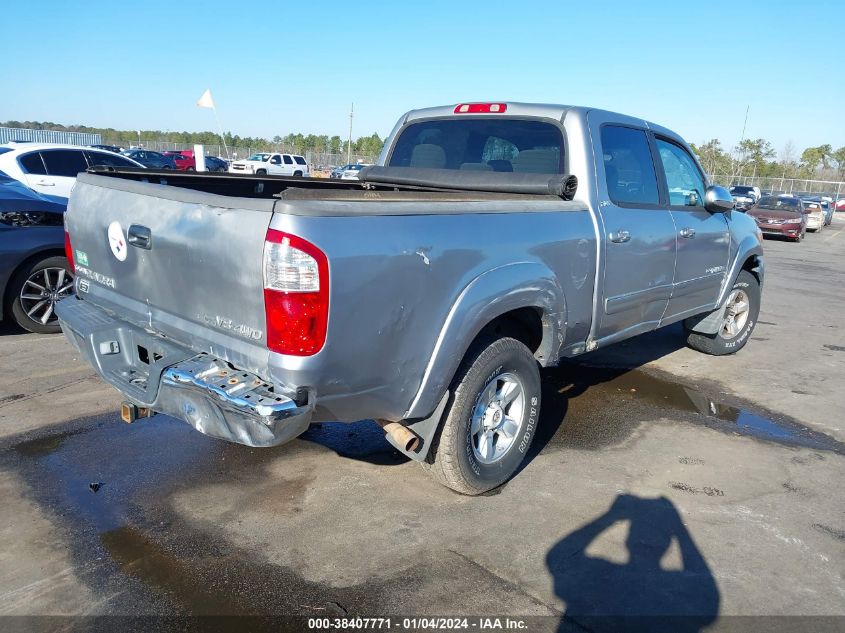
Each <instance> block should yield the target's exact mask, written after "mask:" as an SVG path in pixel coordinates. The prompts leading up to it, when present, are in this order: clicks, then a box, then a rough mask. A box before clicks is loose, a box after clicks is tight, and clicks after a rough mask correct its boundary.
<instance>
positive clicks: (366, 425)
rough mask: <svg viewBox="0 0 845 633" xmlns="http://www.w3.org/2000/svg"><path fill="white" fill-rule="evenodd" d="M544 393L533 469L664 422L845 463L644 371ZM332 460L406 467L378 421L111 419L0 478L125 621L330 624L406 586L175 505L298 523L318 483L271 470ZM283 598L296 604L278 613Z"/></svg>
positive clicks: (548, 386) (37, 444)
mask: <svg viewBox="0 0 845 633" xmlns="http://www.w3.org/2000/svg"><path fill="white" fill-rule="evenodd" d="M542 385H543V407H542V413H541V419H540V423H539V425H538V432H537V438H536V440H535V446H534V447H532V453H533V455H532V457H536V455H537V454H539V453H545V452H548V451H556V450H566V449H574V450H601V449H603V448H607V447H613V446H618V445H620V444H621V443H623V442H624V441H625V440H626V439H627V438H628V437H630V436H631V435H632V434H633V433H634V432H635V431H636V430H637V429H638V428H639V427H640V426H642V425H643V424H649V423H652V422H654V423H656V422H657V421H658V420H665V419H668V420H669V421H670V422H672V423H676V424H685V423H693V424H701V425H705V426H707V427H708V428H712V429H715V430H718V431H721V432H723V433H726V434H739V435H744V436H750V437H753V438H756V439H758V440H762V441H766V442H774V443H778V444H782V445H786V446H792V447H803V448H810V449H813V450H816V451H833V452H836V453H839V454H843V453H845V451H843V445H842V443H840V442H837V441H836V440H834V439H832V438H830V437H828V436H825V435H823V434H821V433H818V432H814V431H811V430H810V429H807V428H806V427H804V426H802V425H800V424H799V423H797V422H795V421H794V420H789V419H786V418H781V417H778V416H775V415H769V414H767V413H765V412H762V411H758V410H752V409H751V408H749V407H743V406H739V405H738V403H737V401H731V400H729V398H728V397H727V396H724V394H718V392H716V393H714V394H711V393H709V392H708V391H707V390H706V389H697V388H692V387H690V386H688V385H683V384H681V383H678V382H674V381H672V380H671V379H667V378H662V377H659V376H657V375H654V374H652V373H647V372H645V371H642V370H622V369H613V368H598V367H591V366H585V365H581V364H578V365H576V364H571V363H565V364H563V365H561V366H560V367H558V368H554V369H549V370H545V371H544V372H543V375H542ZM711 391H712V390H711ZM327 449H328V450H330V451H332V452H334V453H335V454H336V455H338V456H340V457H342V458H345V459H350V460H356V461H363V462H368V463H370V464H375V465H377V466H379V467H383V468H386V469H390V468H394V467H398V466H401V465H403V464H405V463H406V462H407V460H406V459H405V458H404V457H402V456H401V455H399V454H398V453H397V452H396V451H395V450H393V449H392V447H391V446H390V445H389V444H388V443H387V441H386V440H385V439H384V437H383V434H382V432H381V430H380V429H379V427H378V426H377V425H376V424H375V423H373V422H366V421H365V422H356V423H353V424H341V423H322V424H315V425H313V426H312V428H311V429H309V431H308V432H307V433H306V434H305V435H303V436H302V439H301V440H297V441H294V442H292V443H291V444H289V445H287V446H284V447H279V448H275V449H249V448H246V447H243V446H238V445H233V444H228V443H225V442H222V441H218V440H214V439H211V438H208V437H205V436H203V435H201V434H199V433H197V432H196V431H194V430H193V429H192V428H191V427H189V426H188V425H186V424H183V423H181V422H178V421H176V420H174V419H172V418H168V417H166V416H156V417H154V418H152V419H151V420H148V421H144V422H139V423H135V424H133V425H131V426H128V427H127V426H126V425H124V424H123V423H121V422H119V421H118V418H117V415H116V414H114V415H107V416H100V417H98V418H91V419H83V420H77V421H73V422H68V423H67V424H66V425H64V427H62V429H61V432H59V433H56V432H55V431H54V432H53V433H52V434H44V435H42V436H40V437H34V438H33V436H32V435H28V436H24V437H19V438H10V439H8V440H6V441H4V442H2V444H0V467H3V468H4V469H6V470H10V471H13V472H15V473H16V474H17V475H18V476H19V478H20V479H21V481H23V482H24V486H25V490H24V494H26V495H27V496H30V497H32V498H33V499H34V500H35V501H37V502H38V503H39V504H40V505H41V506H43V507H45V508H49V509H50V511H51V512H52V514H53V515H54V516H55V517H56V520H57V522H58V523H59V524H60V525H61V526H62V529H63V530H64V531H65V533H66V534H67V535H68V536H67V539H68V545H69V549H70V551H71V553H72V556H73V557H74V560H75V561H76V562H77V565H78V566H79V568H80V569H90V568H91V566H94V567H95V568H96V569H97V570H98V571H93V572H91V571H85V572H84V574H83V575H84V577H85V582H86V583H88V584H89V585H90V586H91V587H92V588H93V589H95V590H96V591H97V592H99V593H103V594H106V593H111V592H113V591H114V587H115V586H119V587H120V589H121V595H122V596H123V597H122V598H121V600H122V601H123V602H121V604H120V605H115V608H118V609H119V610H121V611H122V612H145V613H149V612H154V613H161V612H164V613H173V612H177V613H185V612H187V613H193V614H208V613H228V614H237V613H241V614H243V613H266V612H267V609H268V608H272V607H273V606H276V607H279V608H284V609H286V610H287V611H286V612H291V608H292V605H293V608H294V612H298V613H303V614H312V615H313V614H315V613H316V614H319V615H323V614H325V613H335V614H338V613H339V611H338V609H339V607H337V606H334V607H333V606H332V605H344V604H345V605H355V606H356V607H357V608H358V609H362V608H363V607H364V606H368V607H369V608H372V609H377V607H378V604H379V602H380V601H381V600H387V599H388V598H387V595H388V594H389V593H390V591H392V589H388V587H392V584H391V583H393V582H398V581H396V580H395V579H392V580H387V581H382V582H379V583H366V584H364V585H358V586H354V587H347V588H335V587H328V586H325V585H321V584H319V583H313V582H309V581H306V580H305V579H303V578H301V577H300V576H299V575H298V573H297V572H296V571H295V570H292V569H289V568H285V567H282V566H278V565H274V564H271V563H268V562H267V561H264V560H261V559H260V558H258V559H256V557H255V555H254V553H253V552H251V551H250V550H249V549H244V548H241V547H238V544H236V543H232V542H229V541H228V540H227V539H225V538H224V537H222V536H220V535H218V534H217V532H216V530H214V529H212V528H211V527H209V526H208V525H204V524H195V523H192V522H191V521H188V520H186V519H185V518H183V517H181V516H180V515H179V513H178V511H177V510H175V509H174V507H173V506H172V500H173V499H174V498H176V497H178V495H179V494H180V493H181V492H183V491H188V492H190V491H191V490H192V489H196V488H198V487H202V486H209V485H211V486H213V485H218V484H219V485H229V486H231V485H235V486H238V487H242V488H243V490H244V494H245V497H244V498H245V502H244V503H245V504H246V505H248V506H250V505H254V506H261V507H262V508H265V510H266V511H267V512H270V513H272V514H273V515H274V516H279V518H280V519H282V518H283V517H284V516H286V515H287V514H289V513H293V512H298V511H300V505H301V502H302V499H303V498H304V495H305V494H306V492H307V489H308V488H309V487H310V483H309V482H310V479H309V477H308V473H307V472H299V473H294V472H290V473H288V474H283V475H279V474H278V473H277V472H275V471H274V470H273V468H272V465H273V464H274V463H275V462H278V460H280V459H285V460H289V461H288V462H287V464H288V465H287V466H286V468H288V467H290V464H300V465H301V464H302V463H303V462H302V461H301V460H300V461H298V459H299V458H301V457H303V453H311V452H315V453H319V452H320V451H322V452H324V453H325V452H326V450H327ZM327 458H328V457H327ZM309 459H320V455H319V454H315V455H314V456H313V457H309ZM529 461H530V460H529ZM91 484H99V485H96V486H92V485H91ZM502 490H503V488H499V489H497V490H494V491H491V492H490V493H488V495H497V494H500V493H501V492H502ZM703 493H704V494H710V492H708V490H703ZM448 494H451V493H448ZM272 495H276V496H278V497H279V499H281V501H279V505H277V506H272V505H267V504H268V503H271V502H270V501H269V500H268V499H269V496H272ZM423 573H425V572H423V571H420V572H419V574H423ZM420 578H421V577H417V578H416V580H415V582H422V580H420ZM406 580H407V578H403V579H401V583H399V584H402V583H404V582H405V581H406ZM280 587H283V588H284V590H285V591H286V592H287V597H286V599H285V600H284V601H283V602H278V597H277V592H278V588H280ZM308 605H310V606H308ZM315 605H316V606H315ZM314 609H317V611H315V610H314ZM151 610H152V611H151ZM341 612H342V611H341Z"/></svg>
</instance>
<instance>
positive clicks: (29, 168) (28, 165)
mask: <svg viewBox="0 0 845 633" xmlns="http://www.w3.org/2000/svg"><path fill="white" fill-rule="evenodd" d="M18 162H19V163H20V165H21V169H23V170H24V171H25V172H26V173H28V174H38V175H40V176H45V175H46V174H47V169H46V168H45V167H44V161H43V160H41V153H40V152H32V153H31V154H24V155H23V156H21V157H20V158H19V159H18Z"/></svg>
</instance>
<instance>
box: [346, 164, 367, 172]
mask: <svg viewBox="0 0 845 633" xmlns="http://www.w3.org/2000/svg"><path fill="white" fill-rule="evenodd" d="M362 167H363V165H347V166H346V171H360V170H361V168H362Z"/></svg>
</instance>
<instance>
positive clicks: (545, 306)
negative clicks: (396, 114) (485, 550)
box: [56, 103, 764, 494]
mask: <svg viewBox="0 0 845 633" xmlns="http://www.w3.org/2000/svg"><path fill="white" fill-rule="evenodd" d="M255 173H256V174H258V172H257V171H256V172H255ZM163 185H166V186H163ZM733 206H734V203H733V200H732V198H731V196H730V194H729V193H728V192H727V191H726V190H724V189H723V188H721V187H716V186H712V185H711V184H710V183H709V182H708V180H707V177H706V176H705V174H704V172H703V171H702V169H701V167H700V166H699V164H698V163H697V161H696V159H695V158H694V156H693V154H692V152H691V151H690V149H689V147H688V145H687V144H686V143H685V142H684V141H683V139H682V138H681V137H679V136H678V135H677V134H675V133H674V132H672V131H670V130H668V129H666V128H664V127H661V126H659V125H655V124H653V123H649V122H646V121H643V120H641V119H636V118H633V117H628V116H624V115H621V114H615V113H612V112H606V111H602V110H595V109H590V108H583V107H569V106H556V105H535V104H522V103H493V104H491V103H473V104H458V105H451V106H445V107H436V108H428V109H425V110H416V111H412V112H408V113H407V114H405V115H403V116H402V117H401V118H400V120H399V122H398V123H397V124H396V126H395V128H394V130H393V132H392V134H391V135H390V137H389V139H388V142H387V144H386V146H385V149H384V152H383V154H382V156H381V157H380V159H379V164H378V165H376V166H371V167H366V168H364V169H362V170H361V175H360V180H358V181H343V180H339V179H335V180H328V179H326V180H319V179H308V178H299V177H287V176H274V175H272V173H271V172H269V171H268V172H267V173H262V174H258V175H243V176H242V177H240V178H231V177H230V176H217V175H215V174H183V173H177V174H174V173H173V171H172V170H170V171H167V172H156V171H154V170H145V171H144V173H138V172H133V171H131V170H115V171H109V172H105V171H98V170H97V169H96V168H94V169H91V170H89V172H88V173H84V174H82V175H81V176H80V177H79V179H78V184H77V186H76V189H75V190H74V193H73V196H72V197H71V200H70V207H69V210H68V213H67V229H68V234H69V241H70V243H72V244H73V248H75V249H78V250H81V251H84V252H86V253H87V254H88V256H89V257H90V259H91V261H92V262H96V263H97V269H98V273H97V275H96V276H94V275H93V274H92V275H91V276H90V278H91V279H92V280H94V281H97V282H98V283H91V284H90V285H89V287H88V288H87V292H83V293H79V294H77V296H76V297H75V298H68V299H65V300H63V301H61V302H59V304H58V306H57V308H56V312H57V314H58V316H59V318H60V320H61V323H62V326H63V329H64V331H65V333H66V334H67V336H68V338H70V340H71V341H73V342H74V343H75V344H76V345H77V346H78V347H79V349H80V350H81V351H82V354H83V356H84V357H86V358H87V359H88V361H89V362H90V363H91V364H92V365H94V366H95V367H96V368H97V370H98V371H99V372H100V374H101V375H102V376H103V378H104V379H105V380H106V381H108V382H110V383H111V384H112V385H114V386H115V387H116V388H117V389H119V390H120V391H121V392H122V393H123V394H124V395H125V397H126V404H125V406H124V411H123V413H124V415H125V417H127V418H129V419H134V417H137V416H138V415H139V412H142V411H143V412H147V411H156V412H161V413H166V414H168V415H172V416H174V417H176V418H179V419H181V420H184V421H185V422H187V423H189V424H191V425H192V426H194V427H195V428H197V429H198V430H200V431H201V432H203V433H206V434H208V435H212V436H215V437H218V438H222V439H226V440H229V441H232V442H239V443H241V444H246V445H249V446H272V445H275V444H281V443H283V442H286V441H289V440H290V439H292V438H294V437H296V436H297V435H299V434H300V433H302V432H303V431H304V430H305V429H306V428H307V427H308V425H309V424H310V423H311V422H312V421H320V420H347V421H354V420H361V419H367V418H373V419H376V420H380V421H381V423H382V425H383V426H384V429H385V432H386V434H387V437H388V440H389V441H390V442H391V443H393V445H394V446H396V447H397V448H398V449H399V450H400V451H402V452H403V453H405V454H406V455H408V456H409V457H411V458H412V459H415V460H417V461H419V462H420V463H421V464H422V465H423V466H424V467H425V468H426V469H428V470H429V471H430V472H431V474H432V475H433V476H434V477H436V478H437V479H438V480H439V481H441V482H442V483H444V484H445V485H447V486H449V487H450V488H452V489H454V490H457V491H459V492H461V493H465V494H477V493H480V492H483V491H485V490H489V489H490V488H493V487H495V486H498V485H500V484H502V483H503V482H504V481H506V480H507V479H508V478H509V477H511V476H512V475H513V473H514V472H516V470H517V469H518V467H519V464H520V462H521V461H522V460H523V459H524V457H525V455H526V453H527V452H528V450H529V448H530V445H531V441H532V439H533V437H534V435H535V432H536V429H537V424H538V416H539V414H540V411H541V407H542V403H541V393H540V391H541V390H540V373H539V370H540V368H541V367H547V366H550V365H554V364H556V363H557V362H558V361H559V360H560V359H562V358H568V357H573V356H577V355H579V354H583V353H584V352H586V351H589V350H593V349H597V348H601V347H604V346H606V345H610V344H612V343H615V342H617V341H621V340H623V339H627V338H630V337H632V336H635V335H637V334H640V333H643V332H648V331H650V330H654V329H655V328H658V327H662V326H664V325H668V324H670V323H675V322H679V321H683V323H684V325H685V327H686V330H687V336H688V339H687V340H688V343H689V345H690V346H692V347H694V348H695V349H698V350H701V351H702V352H705V353H708V354H729V353H733V352H736V351H737V350H739V349H740V348H742V347H743V345H745V343H746V342H747V341H748V338H749V336H750V334H751V331H752V329H753V328H754V324H755V323H756V321H757V314H758V311H759V307H760V297H761V287H762V283H763V274H764V266H763V251H762V247H761V239H760V234H759V232H758V230H757V227H756V225H755V222H754V220H753V219H752V218H750V217H748V216H746V215H745V214H744V213H737V212H735V211H734V210H733ZM105 218H108V219H105ZM110 222H116V223H118V224H119V226H121V227H125V228H126V230H127V233H126V256H125V259H124V260H123V261H119V260H118V258H116V257H115V256H113V255H112V253H111V252H110V251H109V243H108V241H107V240H105V239H104V237H103V236H104V235H105V233H106V229H107V225H108V223H110ZM200 236H201V237H200ZM71 252H72V251H71ZM83 276H85V275H83ZM104 279H110V280H115V283H104V282H102V281H101V280H104ZM77 283H80V282H79V281H77ZM216 315H225V316H221V317H218V316H216Z"/></svg>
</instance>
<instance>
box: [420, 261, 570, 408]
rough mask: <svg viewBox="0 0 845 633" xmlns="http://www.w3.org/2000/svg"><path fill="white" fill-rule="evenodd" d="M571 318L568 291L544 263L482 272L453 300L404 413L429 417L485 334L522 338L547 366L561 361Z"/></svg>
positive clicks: (516, 265) (504, 267)
mask: <svg viewBox="0 0 845 633" xmlns="http://www.w3.org/2000/svg"><path fill="white" fill-rule="evenodd" d="M565 322H566V301H565V298H564V294H563V290H562V289H561V287H560V286H559V284H558V283H557V280H556V279H555V276H554V274H553V273H552V272H551V270H549V268H548V267H546V266H545V265H544V264H542V263H540V262H518V263H514V264H508V265H505V266H501V267H498V268H494V269H492V270H489V271H487V272H485V273H482V274H481V275H479V276H478V277H476V278H475V279H473V281H472V282H470V283H469V284H468V285H467V286H466V287H465V288H464V289H463V290H462V291H461V293H460V294H459V295H458V297H457V299H456V300H455V302H454V303H453V305H452V307H451V309H450V311H449V314H448V315H447V316H446V319H445V321H444V323H443V326H442V327H441V330H440V333H439V335H438V337H437V341H436V342H435V345H434V349H433V350H432V352H431V354H430V357H429V361H428V365H427V367H426V370H425V373H424V375H423V377H422V380H421V382H420V386H419V388H418V390H417V392H416V394H415V396H414V398H413V400H412V401H411V404H410V405H409V407H408V410H407V411H406V413H405V416H404V417H405V418H406V419H416V418H423V417H426V416H428V415H429V414H430V413H431V412H432V411H433V410H434V408H435V407H436V406H437V403H438V402H439V401H440V399H441V398H442V396H443V394H444V393H445V391H446V390H447V389H448V387H449V384H450V383H451V382H452V379H453V378H454V376H455V372H456V371H457V370H458V367H459V366H460V363H461V361H462V360H463V358H464V356H466V353H467V351H468V350H469V349H470V347H471V346H472V344H473V343H474V342H475V341H476V340H477V339H478V338H479V337H481V336H487V335H489V334H491V333H495V334H496V335H498V336H511V337H513V338H516V339H517V340H520V341H522V342H523V343H525V344H526V346H527V347H528V348H529V349H531V351H532V352H533V354H534V357H535V358H536V359H537V362H538V363H540V364H541V365H543V366H546V365H550V364H553V363H555V362H557V359H558V353H559V350H560V347H561V345H562V343H563V340H564V331H565Z"/></svg>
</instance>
